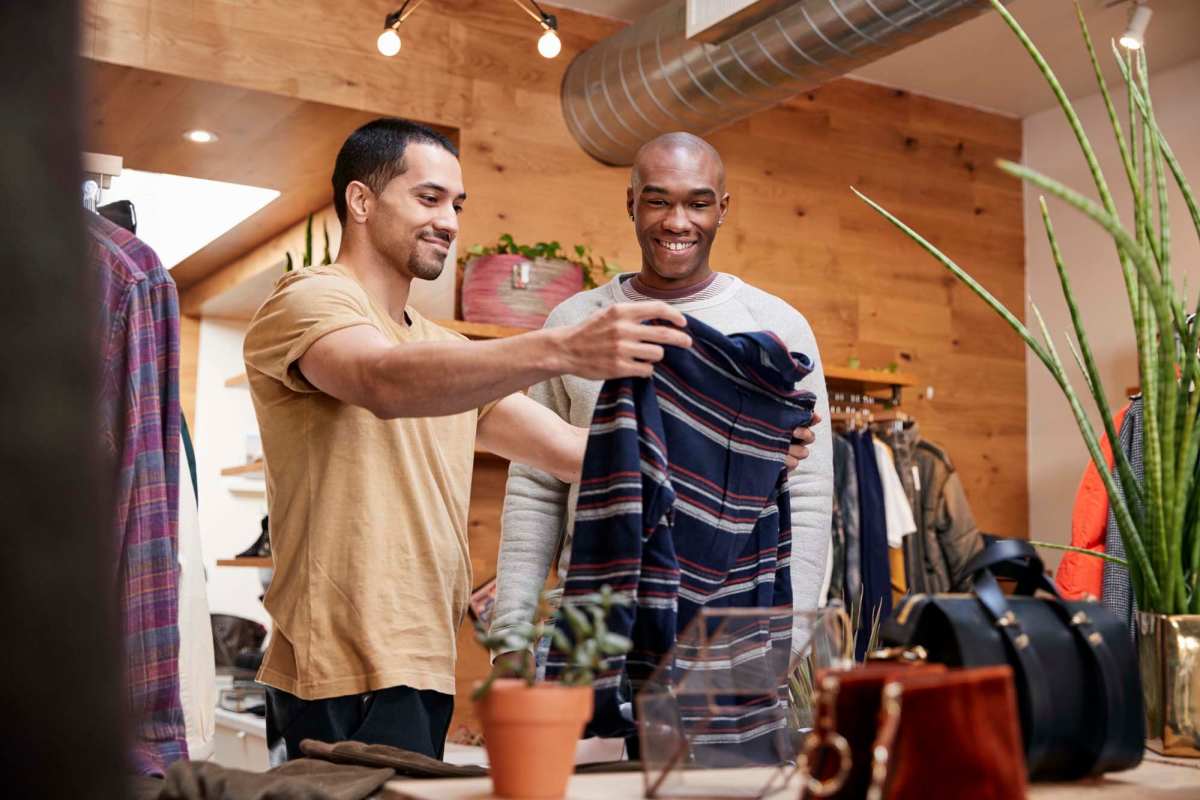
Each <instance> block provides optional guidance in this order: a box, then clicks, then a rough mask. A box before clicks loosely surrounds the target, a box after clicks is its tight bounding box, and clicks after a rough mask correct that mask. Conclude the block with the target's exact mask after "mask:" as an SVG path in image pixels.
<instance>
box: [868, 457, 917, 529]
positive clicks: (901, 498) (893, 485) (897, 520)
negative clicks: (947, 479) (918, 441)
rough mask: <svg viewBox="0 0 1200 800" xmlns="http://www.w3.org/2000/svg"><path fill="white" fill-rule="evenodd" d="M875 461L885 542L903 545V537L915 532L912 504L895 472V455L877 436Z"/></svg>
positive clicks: (915, 525) (915, 524)
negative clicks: (880, 493) (879, 485)
mask: <svg viewBox="0 0 1200 800" xmlns="http://www.w3.org/2000/svg"><path fill="white" fill-rule="evenodd" d="M872 442H873V443H874V445H875V463H876V464H877V465H878V466H879V480H880V484H881V487H882V489H883V518H884V523H885V525H886V527H887V543H888V547H890V548H892V549H897V550H898V549H900V548H902V547H903V546H904V537H906V536H909V535H910V534H914V533H916V532H917V523H916V522H914V521H913V511H912V506H910V505H909V500H908V495H907V494H906V493H905V491H904V485H903V484H902V483H901V482H900V476H899V475H897V474H896V457H895V456H894V455H892V448H890V447H888V446H887V445H886V444H884V443H883V442H882V441H880V440H879V437H874V438H873V439H872Z"/></svg>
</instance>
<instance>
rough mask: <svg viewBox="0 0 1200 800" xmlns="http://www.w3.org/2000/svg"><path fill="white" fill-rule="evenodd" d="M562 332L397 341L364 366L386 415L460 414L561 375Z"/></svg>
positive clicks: (378, 408) (380, 412) (374, 406)
mask: <svg viewBox="0 0 1200 800" xmlns="http://www.w3.org/2000/svg"><path fill="white" fill-rule="evenodd" d="M560 340H561V337H560V336H559V335H558V332H556V331H551V330H539V331H532V332H530V333H525V334H521V335H520V336H512V337H509V338H505V339H495V340H492V341H487V342H423V343H417V344H402V345H397V346H396V347H392V348H390V349H388V350H387V352H385V353H384V354H382V355H381V356H380V357H379V358H377V359H375V360H373V361H371V362H368V363H367V364H365V365H364V366H363V367H362V368H363V369H364V370H366V372H367V374H366V375H363V376H362V380H363V382H364V383H365V385H367V386H369V387H370V396H371V398H372V400H371V406H370V410H371V411H372V412H374V413H375V414H376V415H377V416H379V417H382V418H384V419H394V418H396V417H436V416H446V415H450V414H460V413H462V412H464V411H469V410H471V409H473V408H479V407H480V406H482V405H484V404H486V403H489V402H491V401H492V400H495V399H497V398H500V397H504V396H505V395H508V394H512V393H513V392H517V391H521V390H522V389H525V388H526V387H528V386H530V385H532V384H534V383H538V382H540V381H543V380H546V379H547V378H550V377H553V376H555V375H559V374H561V373H562V372H564V371H565V368H566V366H567V365H566V359H565V357H564V354H563V353H562V349H561V345H560Z"/></svg>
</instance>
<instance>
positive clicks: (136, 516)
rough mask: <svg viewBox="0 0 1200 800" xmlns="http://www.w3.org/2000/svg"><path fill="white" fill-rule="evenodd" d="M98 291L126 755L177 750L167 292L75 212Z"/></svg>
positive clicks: (142, 758)
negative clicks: (130, 733)
mask: <svg viewBox="0 0 1200 800" xmlns="http://www.w3.org/2000/svg"><path fill="white" fill-rule="evenodd" d="M86 218H87V225H86V231H87V236H88V262H89V265H90V267H91V272H92V277H93V279H94V280H95V281H96V286H97V292H98V295H97V296H98V297H99V298H100V309H99V310H100V314H99V330H98V339H97V340H98V341H99V342H100V345H101V351H100V353H98V354H97V356H98V358H99V359H100V363H101V364H103V378H102V382H101V390H100V438H101V441H102V442H103V443H104V450H105V454H106V455H107V456H108V457H109V458H110V459H111V464H112V469H113V474H114V476H115V484H114V489H115V498H116V502H115V507H116V508H115V511H116V516H115V520H114V523H113V536H114V546H113V550H112V552H113V553H115V554H118V555H119V557H120V558H119V561H114V563H113V564H112V580H113V585H114V590H115V591H116V593H117V594H118V595H119V596H120V598H121V614H122V622H123V629H124V656H125V669H126V679H127V687H128V698H127V699H128V702H129V703H130V710H131V716H132V720H133V726H134V742H133V748H134V749H133V756H132V759H133V766H134V769H135V771H136V772H138V773H140V774H145V775H152V774H159V775H161V774H163V773H164V772H165V771H166V768H167V766H168V765H169V764H170V763H171V762H172V761H175V760H177V759H181V758H186V757H187V755H188V751H187V740H186V734H185V722H184V714H183V708H182V705H181V700H180V684H179V627H178V626H179V551H178V541H179V539H178V510H179V480H180V475H181V473H180V457H179V450H180V410H179V299H178V294H177V292H176V289H175V282H174V281H173V280H172V279H171V276H170V275H169V274H168V273H167V271H166V270H165V269H163V266H162V263H161V262H160V261H159V259H158V256H157V255H155V253H154V251H153V250H151V249H150V248H149V247H148V246H146V244H145V243H143V242H142V241H141V240H139V239H138V238H136V237H135V236H134V235H133V234H131V233H130V232H129V231H127V230H125V229H124V228H121V227H118V226H117V225H114V224H113V223H111V222H109V221H108V220H106V219H104V218H102V217H100V216H98V215H96V214H92V213H87V214H86Z"/></svg>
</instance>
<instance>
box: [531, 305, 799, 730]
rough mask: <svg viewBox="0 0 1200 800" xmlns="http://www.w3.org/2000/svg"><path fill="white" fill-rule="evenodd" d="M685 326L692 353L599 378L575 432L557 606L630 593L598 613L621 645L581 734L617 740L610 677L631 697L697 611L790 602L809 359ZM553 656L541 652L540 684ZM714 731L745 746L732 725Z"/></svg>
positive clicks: (767, 342)
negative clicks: (791, 483) (796, 462)
mask: <svg viewBox="0 0 1200 800" xmlns="http://www.w3.org/2000/svg"><path fill="white" fill-rule="evenodd" d="M687 329H688V332H689V333H690V334H691V336H692V341H693V345H692V348H691V349H690V350H683V349H679V348H667V350H666V355H665V357H664V358H663V360H662V361H661V362H659V363H658V364H656V366H655V370H654V376H653V378H651V379H645V378H636V379H635V378H626V379H616V380H610V381H607V382H606V383H605V384H604V387H603V388H602V389H601V392H600V397H599V400H598V402H597V404H596V411H595V416H594V417H593V419H592V426H591V432H590V434H589V437H588V447H587V453H586V456H585V457H584V465H583V476H582V481H581V489H580V492H579V503H578V505H577V507H576V511H575V537H574V543H573V554H572V558H571V566H570V569H569V571H568V573H567V579H566V583H565V586H564V602H569V601H570V600H571V599H572V598H577V597H581V596H585V595H588V594H590V593H592V592H595V591H597V590H598V589H599V588H600V587H601V586H602V585H605V584H607V585H609V586H611V587H612V589H613V590H614V591H617V592H622V593H625V594H627V595H628V596H630V597H636V604H635V605H633V606H630V607H625V608H616V609H614V610H613V611H612V612H611V613H610V615H609V628H610V630H612V631H613V632H615V633H618V634H621V635H624V636H628V637H629V638H630V639H631V640H632V641H633V648H632V650H631V651H630V652H629V654H628V655H627V656H623V655H622V656H610V657H608V658H607V659H606V660H605V663H604V669H603V671H602V672H601V673H600V674H599V675H598V676H597V677H596V680H595V682H594V686H595V689H596V702H595V712H594V716H593V723H592V730H593V731H594V732H596V733H601V734H605V735H617V734H622V733H628V732H630V730H629V728H630V726H629V721H628V719H627V718H625V717H623V716H622V715H621V713H620V708H619V703H620V694H619V691H618V690H619V688H620V686H621V683H622V680H623V679H624V678H628V680H629V682H630V684H631V686H632V688H633V690H634V691H636V690H637V689H638V688H639V687H640V686H641V684H642V683H643V682H645V681H646V680H648V679H649V678H650V677H651V676H652V674H653V673H654V671H655V670H656V669H657V668H658V666H659V664H660V663H661V662H662V661H663V659H664V658H665V657H666V656H667V655H668V653H670V652H671V650H672V647H673V646H674V644H675V640H676V635H677V633H678V632H680V631H682V630H684V629H685V628H686V627H687V626H688V624H689V623H690V622H691V621H692V618H693V617H694V616H695V614H696V613H697V611H698V610H699V609H700V608H703V607H709V608H772V607H776V608H777V607H790V606H791V605H792V586H791V576H790V573H789V561H790V553H791V524H790V517H791V500H790V497H789V494H788V485H787V472H786V468H785V466H784V459H785V457H786V455H787V450H788V447H789V446H790V443H791V437H792V431H793V430H794V429H795V428H797V427H803V426H806V425H808V424H810V422H811V420H812V411H813V408H814V406H815V401H816V397H815V395H814V394H813V393H812V392H808V391H803V390H797V389H796V384H797V382H799V381H800V380H801V379H803V378H804V377H805V376H806V375H807V374H809V373H810V372H811V370H812V364H811V361H810V360H809V358H808V357H807V356H806V355H803V354H799V353H789V352H788V350H787V348H786V347H785V346H784V345H783V343H782V342H780V341H779V339H778V338H776V337H775V336H773V335H772V334H768V333H753V334H734V335H732V336H728V337H726V336H724V335H722V334H720V333H718V332H717V331H716V330H714V329H713V328H710V327H709V326H707V325H705V324H703V323H701V322H699V321H697V320H695V319H691V318H689V319H688V327H687ZM779 619H780V620H781V622H782V625H783V630H781V631H780V630H774V629H772V630H770V631H763V630H759V631H757V632H756V636H757V637H758V638H759V639H761V637H763V636H766V637H767V638H766V639H765V640H762V641H760V642H759V646H761V647H764V648H766V649H770V648H771V647H772V646H775V647H778V646H779V643H780V641H779V640H780V639H782V640H784V641H790V635H791V618H790V616H787V615H782V616H780V617H779ZM774 621H775V620H774V619H773V620H772V622H773V623H774ZM771 627H772V628H774V627H775V626H774V624H773V625H772V626H771ZM560 629H561V630H562V631H563V632H564V634H566V635H568V636H570V628H569V626H567V625H566V624H565V623H560ZM757 640H758V639H756V641H757ZM742 644H743V645H745V646H749V643H748V642H742ZM783 652H784V653H785V654H786V653H787V652H789V648H787V647H784V648H783ZM566 659H567V655H566V654H565V653H562V652H560V651H558V650H556V649H552V650H551V651H550V654H549V657H548V659H547V662H546V677H547V678H548V679H550V680H554V679H556V678H558V677H560V676H561V675H562V673H563V670H564V669H565V668H566V667H567V666H568V664H567V660H566ZM674 668H679V663H678V662H677V663H676V664H675V665H674ZM707 668H709V669H712V668H715V666H714V665H712V664H709V665H707ZM721 723H722V725H723V726H724V727H727V728H728V729H729V730H730V731H737V732H738V733H739V734H741V736H742V737H743V739H745V738H748V735H747V732H746V725H747V723H746V720H744V719H738V718H737V717H733V716H728V717H722V718H721Z"/></svg>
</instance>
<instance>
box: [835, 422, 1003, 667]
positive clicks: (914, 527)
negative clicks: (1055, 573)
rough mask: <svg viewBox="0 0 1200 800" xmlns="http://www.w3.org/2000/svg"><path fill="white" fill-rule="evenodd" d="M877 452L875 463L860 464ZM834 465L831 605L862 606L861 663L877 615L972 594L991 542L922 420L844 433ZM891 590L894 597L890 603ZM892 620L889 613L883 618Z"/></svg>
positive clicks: (874, 457)
mask: <svg viewBox="0 0 1200 800" xmlns="http://www.w3.org/2000/svg"><path fill="white" fill-rule="evenodd" d="M867 439H870V442H871V444H870V447H869V448H868V447H867V446H866V442H865V440H867ZM868 452H869V456H870V462H868V463H866V464H860V463H859V462H860V460H863V459H864V458H865V457H866V456H867V454H868ZM834 467H835V468H834V494H835V496H836V497H837V499H838V514H837V515H836V516H835V518H834V520H835V525H836V526H838V527H837V529H836V530H834V533H833V540H834V543H835V547H836V548H838V550H837V552H838V553H839V558H840V561H838V562H836V563H833V564H831V565H830V580H829V587H828V595H827V597H826V598H825V599H826V602H830V603H839V604H844V605H845V607H846V608H849V609H856V608H861V612H860V616H859V618H858V628H857V629H858V635H859V640H858V643H857V645H858V646H857V648H856V650H857V655H858V656H859V658H860V659H861V658H862V657H863V656H864V655H865V653H866V646H867V644H866V640H867V638H868V637H869V635H870V630H871V625H872V623H873V619H874V615H875V613H876V611H875V609H886V608H888V607H890V604H892V603H894V602H895V600H896V598H898V597H900V596H903V595H905V594H915V593H939V592H950V591H965V590H968V589H969V588H970V575H969V574H968V573H967V569H966V567H967V564H968V563H969V562H970V561H971V559H973V558H974V557H975V556H976V555H978V554H979V553H980V552H981V551H982V550H983V544H984V543H983V536H982V534H981V533H980V532H979V529H978V528H977V527H976V525H975V519H974V516H973V515H972V513H971V508H970V505H969V504H968V502H967V498H966V492H965V491H964V490H963V486H962V482H961V481H960V480H959V478H958V474H957V472H956V471H955V469H954V465H953V464H952V463H951V461H950V458H949V456H947V455H946V453H945V451H944V450H942V449H941V448H940V447H938V446H937V445H936V444H933V443H932V442H928V441H926V440H925V439H923V438H922V437H921V434H920V429H919V427H918V425H917V423H916V422H913V421H912V420H908V421H905V422H896V423H881V424H877V425H876V426H875V427H873V428H871V429H865V430H852V431H849V432H847V433H845V434H840V435H838V436H835V437H834ZM872 467H873V469H872ZM876 476H877V477H876ZM881 528H882V534H881V531H880V529H881ZM841 542H844V543H845V544H844V547H843V546H841V545H840V543H841ZM885 576H886V581H885V580H884V577H885ZM885 586H890V587H891V590H892V591H891V593H890V594H891V597H890V598H888V599H886V600H885V598H884V594H885V591H884V587H885ZM886 616H887V612H886V611H882V613H881V614H880V618H881V619H884V618H886Z"/></svg>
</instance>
